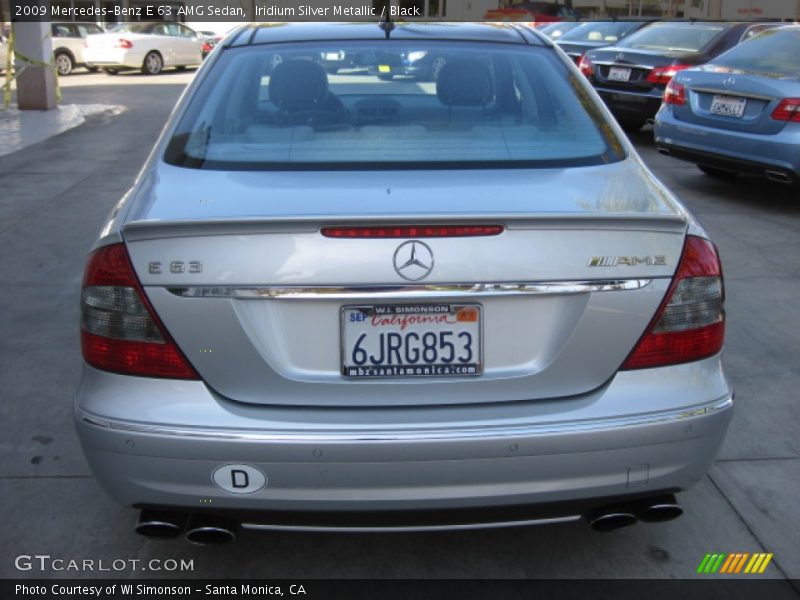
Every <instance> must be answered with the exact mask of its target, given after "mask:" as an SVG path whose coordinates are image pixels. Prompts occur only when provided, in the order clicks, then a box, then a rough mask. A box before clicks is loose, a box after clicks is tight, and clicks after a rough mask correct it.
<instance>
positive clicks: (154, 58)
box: [142, 52, 164, 75]
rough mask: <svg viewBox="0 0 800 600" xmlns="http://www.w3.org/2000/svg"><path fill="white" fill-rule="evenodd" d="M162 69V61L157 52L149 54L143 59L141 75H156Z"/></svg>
mask: <svg viewBox="0 0 800 600" xmlns="http://www.w3.org/2000/svg"><path fill="white" fill-rule="evenodd" d="M163 68H164V61H163V59H162V58H161V55H160V54H159V53H158V52H149V53H148V54H147V56H145V57H144V65H143V66H142V73H144V74H145V75H158V74H159V73H161V69H163Z"/></svg>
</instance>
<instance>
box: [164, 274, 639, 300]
mask: <svg viewBox="0 0 800 600" xmlns="http://www.w3.org/2000/svg"><path fill="white" fill-rule="evenodd" d="M652 281H653V279H652V278H651V279H613V280H604V281H543V282H538V283H535V282H534V283H454V284H441V285H410V286H393V285H387V286H356V287H339V286H308V287H306V286H298V287H284V286H253V287H250V286H222V285H217V286H213V285H212V286H192V287H173V286H170V287H167V288H166V289H167V291H169V292H170V293H171V294H174V295H176V296H180V297H182V298H226V299H232V300H273V299H278V300H320V299H322V298H325V299H331V300H361V299H363V300H429V299H437V298H481V297H498V296H563V295H571V294H588V293H593V292H619V291H626V290H639V289H642V288H644V287H646V286H648V285H650V283H652Z"/></svg>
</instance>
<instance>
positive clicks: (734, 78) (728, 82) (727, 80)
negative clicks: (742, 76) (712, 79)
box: [722, 75, 736, 87]
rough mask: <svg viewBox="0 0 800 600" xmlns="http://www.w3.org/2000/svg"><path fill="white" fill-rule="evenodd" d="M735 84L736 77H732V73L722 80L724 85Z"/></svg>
mask: <svg viewBox="0 0 800 600" xmlns="http://www.w3.org/2000/svg"><path fill="white" fill-rule="evenodd" d="M735 84H736V77H734V76H733V75H731V76H729V77H727V78H726V79H725V81H723V82H722V85H724V86H725V87H731V86H732V85H735Z"/></svg>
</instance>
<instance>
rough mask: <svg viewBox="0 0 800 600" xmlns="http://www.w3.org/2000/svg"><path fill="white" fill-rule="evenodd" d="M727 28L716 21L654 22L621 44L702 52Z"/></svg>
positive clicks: (627, 46) (652, 48)
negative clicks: (715, 22)
mask: <svg viewBox="0 0 800 600" xmlns="http://www.w3.org/2000/svg"><path fill="white" fill-rule="evenodd" d="M726 28H727V26H726V25H724V24H714V23H697V22H693V23H653V24H651V25H648V26H647V27H644V28H642V29H640V30H639V31H637V32H635V33H632V34H630V35H629V36H627V37H626V38H625V39H624V40H623V41H622V42H620V43H619V45H620V46H623V47H625V48H640V49H642V50H666V51H668V52H700V51H701V50H702V49H703V48H705V47H706V46H707V45H708V44H709V43H710V42H711V41H712V40H714V39H715V38H716V37H717V36H718V35H719V34H720V33H722V32H723V31H725V29H726Z"/></svg>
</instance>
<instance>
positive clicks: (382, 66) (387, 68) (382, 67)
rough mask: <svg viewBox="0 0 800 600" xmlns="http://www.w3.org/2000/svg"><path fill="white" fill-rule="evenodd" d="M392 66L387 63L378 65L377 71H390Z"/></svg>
mask: <svg viewBox="0 0 800 600" xmlns="http://www.w3.org/2000/svg"><path fill="white" fill-rule="evenodd" d="M391 72H392V67H390V66H389V65H378V73H391Z"/></svg>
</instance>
